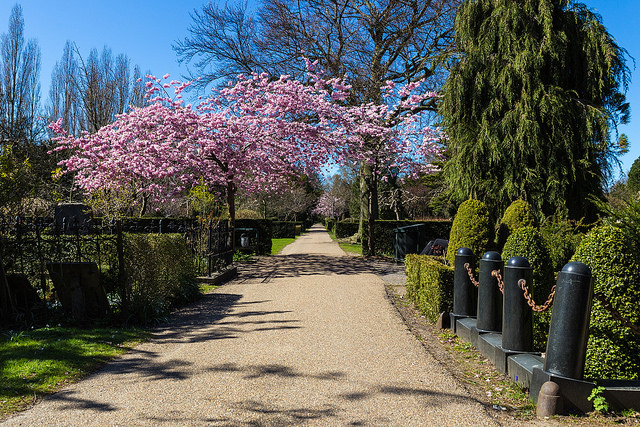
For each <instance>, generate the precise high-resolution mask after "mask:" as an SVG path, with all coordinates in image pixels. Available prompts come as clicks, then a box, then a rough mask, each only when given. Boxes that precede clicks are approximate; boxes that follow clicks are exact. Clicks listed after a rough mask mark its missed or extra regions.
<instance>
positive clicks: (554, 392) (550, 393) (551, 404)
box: [536, 381, 562, 418]
mask: <svg viewBox="0 0 640 427" xmlns="http://www.w3.org/2000/svg"><path fill="white" fill-rule="evenodd" d="M561 412H562V399H561V398H560V386H559V385H558V384H556V383H554V382H553V381H547V382H545V383H544V384H542V387H541V388H540V393H538V404H537V405H536V416H537V417H538V418H548V417H551V416H554V415H556V414H559V413H561Z"/></svg>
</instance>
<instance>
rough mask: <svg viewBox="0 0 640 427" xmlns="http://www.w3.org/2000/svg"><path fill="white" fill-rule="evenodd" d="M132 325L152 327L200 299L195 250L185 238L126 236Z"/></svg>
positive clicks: (176, 236) (125, 258)
mask: <svg viewBox="0 0 640 427" xmlns="http://www.w3.org/2000/svg"><path fill="white" fill-rule="evenodd" d="M123 243H124V253H125V257H124V260H125V274H126V285H127V289H128V294H129V295H128V301H129V305H128V310H129V314H130V315H131V319H129V320H131V321H134V322H137V323H145V324H147V323H152V322H155V321H158V320H160V319H161V318H163V317H164V316H166V315H168V314H169V312H170V311H171V310H172V309H174V308H177V307H179V306H180V305H183V304H185V303H187V302H190V301H193V300H195V299H197V298H198V297H199V295H200V291H199V287H198V283H197V282H196V275H197V271H196V266H195V262H194V257H193V253H192V251H191V249H190V248H189V246H188V245H187V242H186V240H185V239H184V237H183V236H182V235H181V234H129V233H126V234H125V235H124V242H123Z"/></svg>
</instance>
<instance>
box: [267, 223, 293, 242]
mask: <svg viewBox="0 0 640 427" xmlns="http://www.w3.org/2000/svg"><path fill="white" fill-rule="evenodd" d="M271 237H272V238H273V239H292V238H294V237H296V223H295V222H293V221H272V222H271Z"/></svg>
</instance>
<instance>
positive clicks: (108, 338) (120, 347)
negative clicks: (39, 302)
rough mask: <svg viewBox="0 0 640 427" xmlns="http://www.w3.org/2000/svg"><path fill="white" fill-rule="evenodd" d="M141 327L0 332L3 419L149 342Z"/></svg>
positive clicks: (0, 400) (0, 394)
mask: <svg viewBox="0 0 640 427" xmlns="http://www.w3.org/2000/svg"><path fill="white" fill-rule="evenodd" d="M148 336H149V334H148V332H147V331H145V330H143V329H137V328H119V327H105V328H93V329H80V328H66V327H47V328H41V329H34V330H29V331H22V332H14V331H6V332H3V333H1V334H0V419H3V418H5V417H7V416H8V415H10V414H12V413H15V412H18V411H21V410H23V409H26V408H27V407H29V406H30V405H32V404H33V403H35V402H36V401H37V400H38V399H40V398H41V397H43V396H46V395H48V394H52V393H54V392H56V391H57V390H59V389H61V388H62V387H64V386H66V385H67V384H69V383H72V382H75V381H77V380H79V379H81V378H83V377H85V376H86V375H88V374H89V373H91V372H92V371H94V370H95V369H96V368H98V367H99V366H100V365H102V364H104V363H105V362H107V361H108V360H109V359H111V358H113V357H115V356H117V355H119V354H122V353H124V352H125V351H127V350H128V349H130V348H132V347H133V346H134V345H135V344H137V343H139V342H141V341H144V340H146V339H147V337H148Z"/></svg>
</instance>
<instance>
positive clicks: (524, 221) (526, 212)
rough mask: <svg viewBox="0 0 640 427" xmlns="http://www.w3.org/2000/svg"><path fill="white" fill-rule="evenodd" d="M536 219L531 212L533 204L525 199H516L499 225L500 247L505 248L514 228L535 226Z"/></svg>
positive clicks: (498, 238) (498, 241) (498, 237)
mask: <svg viewBox="0 0 640 427" xmlns="http://www.w3.org/2000/svg"><path fill="white" fill-rule="evenodd" d="M534 223H535V219H534V217H533V214H532V213H531V205H529V203H527V202H525V201H524V200H515V201H514V202H513V203H511V204H510V205H509V207H508V208H507V210H506V211H504V215H503V216H502V220H501V221H500V225H499V226H498V233H497V243H498V248H503V247H504V244H505V242H506V241H507V238H508V237H509V235H510V234H511V233H513V232H514V230H517V229H518V228H522V227H528V226H533V225H534Z"/></svg>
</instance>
